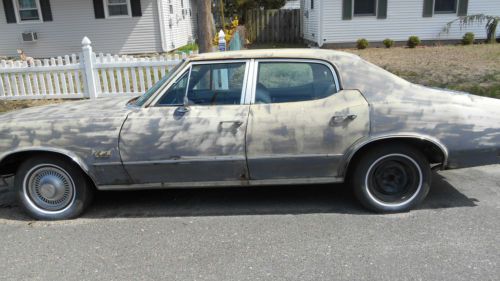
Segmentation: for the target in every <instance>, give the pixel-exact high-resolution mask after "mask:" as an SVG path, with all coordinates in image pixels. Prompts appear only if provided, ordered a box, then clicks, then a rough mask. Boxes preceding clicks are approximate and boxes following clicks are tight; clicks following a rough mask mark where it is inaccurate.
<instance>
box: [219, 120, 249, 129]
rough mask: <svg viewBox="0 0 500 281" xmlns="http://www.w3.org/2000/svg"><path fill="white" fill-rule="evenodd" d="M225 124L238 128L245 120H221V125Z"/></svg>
mask: <svg viewBox="0 0 500 281" xmlns="http://www.w3.org/2000/svg"><path fill="white" fill-rule="evenodd" d="M225 124H230V125H232V126H234V127H236V128H238V127H240V126H241V125H243V122H241V121H239V120H233V121H220V122H219V125H220V126H224V125H225Z"/></svg>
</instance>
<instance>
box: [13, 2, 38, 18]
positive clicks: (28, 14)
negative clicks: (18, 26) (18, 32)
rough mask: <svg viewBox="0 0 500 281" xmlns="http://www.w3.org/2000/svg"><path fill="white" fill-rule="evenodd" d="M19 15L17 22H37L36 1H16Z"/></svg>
mask: <svg viewBox="0 0 500 281" xmlns="http://www.w3.org/2000/svg"><path fill="white" fill-rule="evenodd" d="M16 1H17V8H18V13H19V20H20V21H22V22H25V21H39V20H40V14H39V10H38V1H37V0H16Z"/></svg>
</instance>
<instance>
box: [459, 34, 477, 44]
mask: <svg viewBox="0 0 500 281" xmlns="http://www.w3.org/2000/svg"><path fill="white" fill-rule="evenodd" d="M474 37H475V35H474V33H473V32H467V33H465V35H464V37H462V44H464V45H471V44H474Z"/></svg>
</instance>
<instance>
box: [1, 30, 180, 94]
mask: <svg viewBox="0 0 500 281" xmlns="http://www.w3.org/2000/svg"><path fill="white" fill-rule="evenodd" d="M90 44H91V42H90V40H89V39H88V38H87V37H85V38H84V39H83V41H82V52H81V53H80V54H79V55H78V56H77V55H76V54H73V55H66V56H64V57H57V58H51V59H44V60H35V61H34V63H33V65H29V64H28V63H27V62H26V61H22V62H21V61H15V62H14V61H4V60H2V61H0V99H11V100H20V99H71V98H91V99H94V98H98V97H109V96H123V95H139V94H142V93H144V92H145V91H146V90H147V89H149V88H150V87H151V86H153V85H154V83H156V82H157V81H158V80H160V79H161V77H163V76H164V75H165V74H166V73H167V72H168V71H169V69H171V68H172V67H174V66H175V65H177V64H178V63H179V62H180V61H181V59H183V58H185V57H186V55H185V54H184V55H182V56H179V55H174V56H158V57H149V58H136V57H131V56H117V55H115V56H112V55H110V54H107V55H103V54H99V55H96V54H95V53H94V52H93V51H92V46H91V45H90Z"/></svg>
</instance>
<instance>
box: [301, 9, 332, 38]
mask: <svg viewBox="0 0 500 281" xmlns="http://www.w3.org/2000/svg"><path fill="white" fill-rule="evenodd" d="M311 1H314V9H311ZM319 2H320V0H302V4H303V6H302V7H303V8H302V9H303V13H304V16H303V21H304V22H303V33H304V39H306V40H308V41H312V42H317V41H318V36H319V16H320V15H319V12H320V9H319V7H320V6H319V5H320V3H319ZM326 2H328V1H326Z"/></svg>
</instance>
